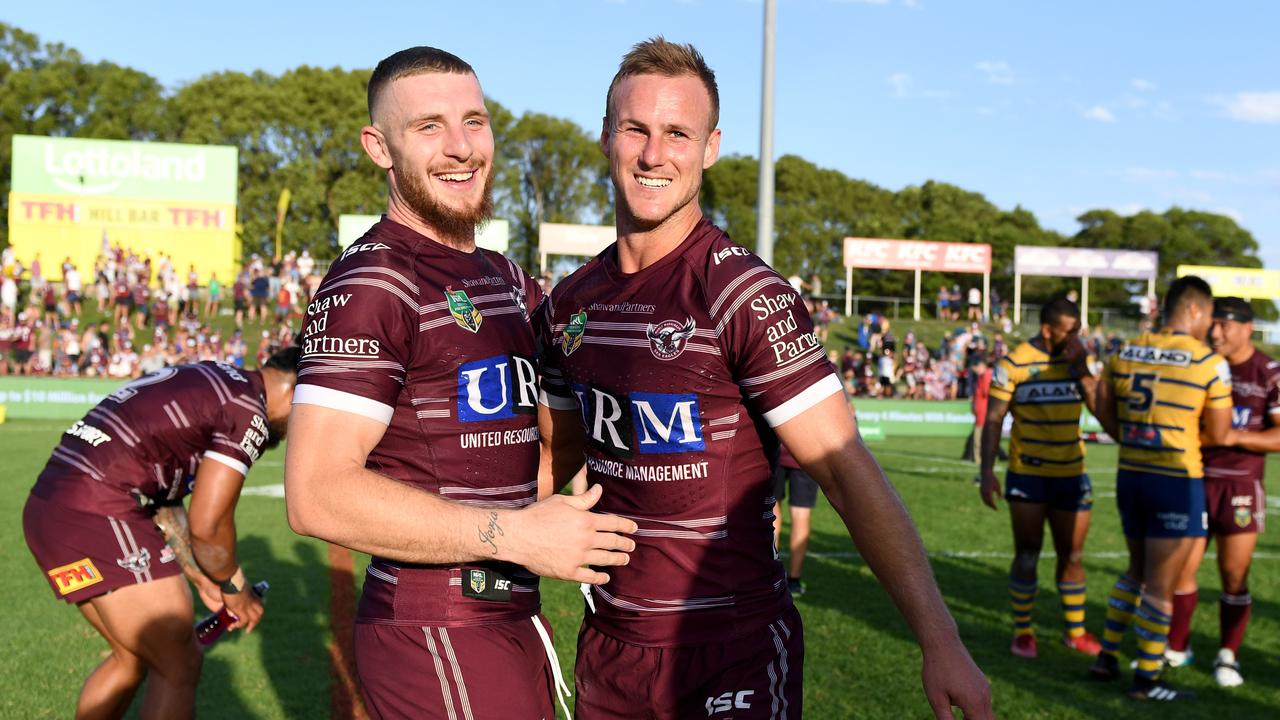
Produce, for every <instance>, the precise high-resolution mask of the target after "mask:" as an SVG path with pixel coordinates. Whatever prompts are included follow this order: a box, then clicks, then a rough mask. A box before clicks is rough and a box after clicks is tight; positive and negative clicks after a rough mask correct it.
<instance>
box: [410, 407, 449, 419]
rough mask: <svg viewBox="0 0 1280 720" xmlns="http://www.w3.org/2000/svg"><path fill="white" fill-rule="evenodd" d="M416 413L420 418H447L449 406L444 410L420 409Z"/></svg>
mask: <svg viewBox="0 0 1280 720" xmlns="http://www.w3.org/2000/svg"><path fill="white" fill-rule="evenodd" d="M414 415H416V416H417V418H418V419H419V420H431V419H439V418H447V417H449V410H448V408H445V409H444V410H419V411H417V412H415V413H414Z"/></svg>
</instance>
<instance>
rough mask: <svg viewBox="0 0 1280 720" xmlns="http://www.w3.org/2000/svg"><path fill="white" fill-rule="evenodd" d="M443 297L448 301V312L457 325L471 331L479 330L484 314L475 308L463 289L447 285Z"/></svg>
mask: <svg viewBox="0 0 1280 720" xmlns="http://www.w3.org/2000/svg"><path fill="white" fill-rule="evenodd" d="M444 299H445V300H448V301H449V312H450V313H451V314H452V315H453V321H454V322H456V323H458V327H460V328H462V329H463V330H469V331H471V332H480V323H482V322H484V316H483V315H481V314H480V311H479V310H477V309H476V306H475V305H474V304H473V303H472V302H471V298H469V297H467V293H466V291H465V290H454V289H453V288H452V287H447V288H445V289H444Z"/></svg>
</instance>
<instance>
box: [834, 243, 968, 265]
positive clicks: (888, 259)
mask: <svg viewBox="0 0 1280 720" xmlns="http://www.w3.org/2000/svg"><path fill="white" fill-rule="evenodd" d="M844 266H845V267H850V268H870V269H874V270H928V271H930V272H964V273H989V272H991V246H990V245H987V244H986V243H947V242H928V241H921V240H881V239H878V238H845V239H844Z"/></svg>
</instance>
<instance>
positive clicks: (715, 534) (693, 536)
mask: <svg viewBox="0 0 1280 720" xmlns="http://www.w3.org/2000/svg"><path fill="white" fill-rule="evenodd" d="M632 535H636V536H642V537H660V538H669V539H671V540H722V539H724V538H727V537H729V531H728V530H713V531H712V532H708V533H701V532H698V531H697V530H636V531H635V532H634V533H632Z"/></svg>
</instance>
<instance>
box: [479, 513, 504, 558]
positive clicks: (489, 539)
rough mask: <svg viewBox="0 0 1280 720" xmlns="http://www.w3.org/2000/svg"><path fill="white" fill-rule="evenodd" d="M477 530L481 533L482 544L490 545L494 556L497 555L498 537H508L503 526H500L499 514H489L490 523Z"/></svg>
mask: <svg viewBox="0 0 1280 720" xmlns="http://www.w3.org/2000/svg"><path fill="white" fill-rule="evenodd" d="M477 530H478V531H479V533H480V542H482V543H484V544H486V545H488V546H489V547H490V548H491V549H492V550H493V554H494V555H497V554H498V542H497V537H499V536H502V535H506V533H504V532H503V531H502V526H501V525H499V524H498V513H496V512H491V513H489V522H488V523H487V524H485V525H481V526H479V527H478V528H477Z"/></svg>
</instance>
